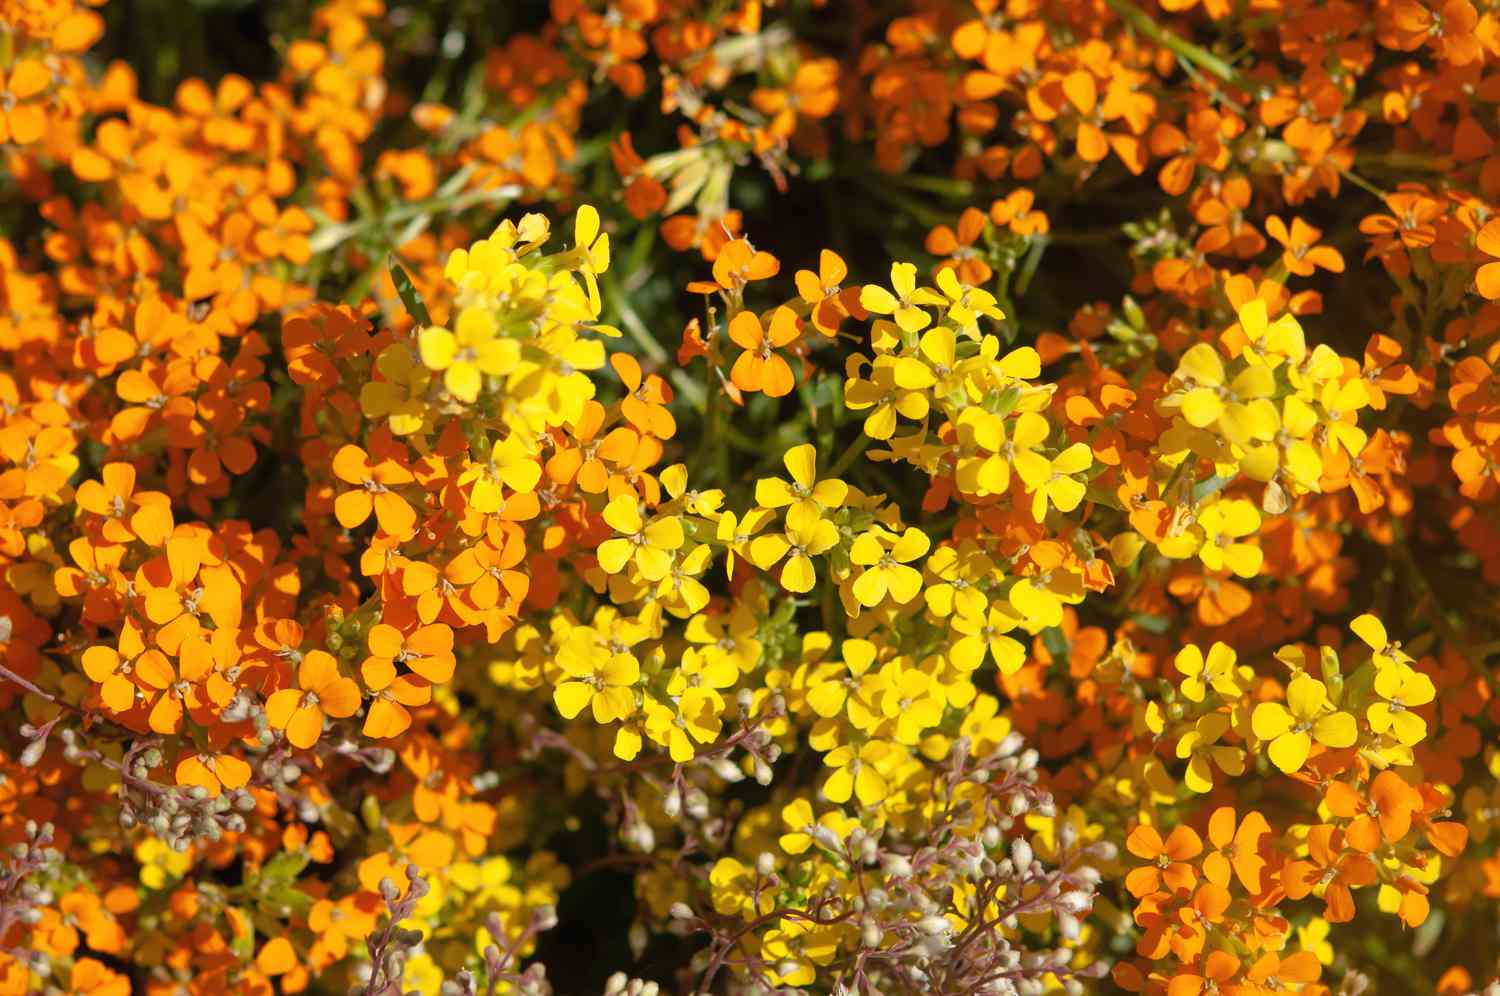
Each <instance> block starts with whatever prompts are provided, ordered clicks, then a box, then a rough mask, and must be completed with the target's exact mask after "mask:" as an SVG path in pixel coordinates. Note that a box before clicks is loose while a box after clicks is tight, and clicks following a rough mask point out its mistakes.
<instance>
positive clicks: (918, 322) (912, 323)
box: [859, 263, 948, 332]
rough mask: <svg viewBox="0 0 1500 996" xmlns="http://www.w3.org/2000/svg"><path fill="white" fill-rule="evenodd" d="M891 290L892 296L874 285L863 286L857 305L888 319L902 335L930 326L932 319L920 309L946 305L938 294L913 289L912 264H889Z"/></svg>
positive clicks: (918, 288)
mask: <svg viewBox="0 0 1500 996" xmlns="http://www.w3.org/2000/svg"><path fill="white" fill-rule="evenodd" d="M891 287H892V289H893V290H894V291H895V293H892V292H891V291H888V290H886V289H885V288H884V287H881V286H879V285H878V284H866V285H865V286H864V287H863V288H861V289H860V293H859V303H860V306H861V307H863V308H864V309H865V310H866V311H868V312H871V313H872V314H876V315H890V316H892V317H893V318H894V319H895V320H896V324H897V325H899V326H900V327H901V331H903V332H920V331H922V330H923V329H925V328H926V327H927V326H928V325H931V324H932V316H931V315H929V314H928V313H927V312H926V311H925V310H924V309H923V308H922V307H921V306H922V305H944V304H947V303H948V302H947V301H946V300H945V299H944V298H943V296H942V295H941V294H938V293H936V292H935V291H932V290H929V289H927V288H926V287H918V286H917V267H916V265H915V264H913V263H892V264H891Z"/></svg>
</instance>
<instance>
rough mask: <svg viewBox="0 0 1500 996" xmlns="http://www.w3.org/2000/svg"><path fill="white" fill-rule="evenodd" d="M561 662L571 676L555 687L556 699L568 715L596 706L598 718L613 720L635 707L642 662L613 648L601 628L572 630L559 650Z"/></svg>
mask: <svg viewBox="0 0 1500 996" xmlns="http://www.w3.org/2000/svg"><path fill="white" fill-rule="evenodd" d="M557 665H558V667H560V668H562V670H563V673H564V674H565V675H567V678H568V680H566V681H564V682H562V683H561V684H559V685H558V686H557V687H556V688H555V689H553V691H552V701H553V702H554V703H555V704H556V705H557V711H558V712H560V713H562V714H563V717H564V718H565V719H572V718H573V717H574V716H577V715H578V714H579V713H580V712H582V711H583V710H584V707H585V706H592V707H593V713H594V722H596V723H601V724H602V723H612V722H614V721H615V720H617V719H624V718H625V717H626V716H629V715H630V714H631V713H633V712H634V711H635V687H634V686H635V683H636V682H637V681H639V680H640V677H641V666H640V662H638V661H637V660H636V659H635V657H634V656H632V655H631V654H628V653H615V652H611V650H610V648H609V646H608V645H606V644H605V643H604V642H603V641H602V640H600V639H599V634H598V633H597V631H595V630H593V629H591V628H590V627H587V626H580V627H578V628H577V629H575V630H574V631H573V632H571V633H569V634H568V639H567V640H566V641H564V642H563V645H562V646H561V647H559V648H558V651H557Z"/></svg>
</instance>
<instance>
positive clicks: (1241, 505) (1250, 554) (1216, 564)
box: [1198, 498, 1265, 578]
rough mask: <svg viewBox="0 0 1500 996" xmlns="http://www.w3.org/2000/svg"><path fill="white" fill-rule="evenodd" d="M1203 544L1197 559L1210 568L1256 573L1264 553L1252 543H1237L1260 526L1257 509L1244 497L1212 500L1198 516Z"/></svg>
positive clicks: (1241, 573) (1251, 575)
mask: <svg viewBox="0 0 1500 996" xmlns="http://www.w3.org/2000/svg"><path fill="white" fill-rule="evenodd" d="M1198 526H1199V528H1201V529H1202V530H1203V545H1202V546H1201V547H1199V548H1198V559H1199V560H1201V561H1203V566H1204V567H1207V568H1208V569H1209V570H1211V571H1222V570H1224V569H1226V568H1227V569H1229V570H1231V571H1233V572H1234V573H1235V574H1237V575H1238V576H1240V577H1242V578H1253V577H1255V575H1256V574H1258V573H1260V565H1261V562H1262V560H1263V559H1264V556H1265V555H1264V554H1263V553H1262V552H1261V549H1260V547H1258V546H1256V545H1255V544H1253V543H1240V542H1237V540H1240V539H1242V538H1244V537H1246V536H1250V535H1253V534H1254V533H1255V531H1256V530H1257V529H1259V528H1260V511H1259V510H1258V509H1256V507H1255V503H1254V502H1251V501H1249V500H1248V499H1245V498H1233V499H1224V500H1222V501H1216V502H1214V503H1213V504H1212V505H1210V506H1208V508H1206V509H1204V510H1203V513H1202V514H1201V515H1200V516H1198Z"/></svg>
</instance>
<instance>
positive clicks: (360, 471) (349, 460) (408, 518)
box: [333, 444, 417, 539]
mask: <svg viewBox="0 0 1500 996" xmlns="http://www.w3.org/2000/svg"><path fill="white" fill-rule="evenodd" d="M333 472H334V474H335V476H337V477H338V479H339V480H341V481H343V482H344V483H346V484H353V485H355V489H354V490H353V491H345V492H343V493H342V494H340V495H339V496H338V498H337V499H335V501H334V503H333V514H334V516H335V517H336V518H337V519H338V521H339V525H341V526H343V527H344V528H345V529H353V528H355V527H356V526H358V525H360V524H361V523H363V522H364V521H365V520H366V519H368V518H369V517H370V512H371V511H372V510H373V511H374V513H375V520H376V521H377V522H378V523H379V524H380V528H381V529H382V530H384V531H385V533H386V534H387V535H389V536H392V537H394V538H396V539H405V538H406V537H408V536H410V535H411V533H412V530H413V529H415V528H416V525H417V514H416V512H414V511H412V507H411V506H410V505H408V504H407V503H406V499H404V498H402V497H401V496H400V495H398V494H397V493H396V492H395V491H394V490H392V489H394V488H397V487H400V486H401V485H403V484H410V483H412V481H414V480H416V478H415V477H413V476H412V472H411V471H409V470H407V469H406V468H405V467H403V466H401V465H400V464H399V463H397V462H396V461H395V460H393V459H389V458H387V459H385V460H381V461H379V462H375V461H373V460H372V459H371V458H370V457H369V455H368V454H366V453H365V451H364V450H362V449H360V448H359V447H358V446H354V445H352V444H350V445H346V446H343V447H341V448H340V449H339V451H338V452H337V453H335V454H334V455H333Z"/></svg>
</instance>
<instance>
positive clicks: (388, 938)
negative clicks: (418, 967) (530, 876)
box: [350, 864, 557, 996]
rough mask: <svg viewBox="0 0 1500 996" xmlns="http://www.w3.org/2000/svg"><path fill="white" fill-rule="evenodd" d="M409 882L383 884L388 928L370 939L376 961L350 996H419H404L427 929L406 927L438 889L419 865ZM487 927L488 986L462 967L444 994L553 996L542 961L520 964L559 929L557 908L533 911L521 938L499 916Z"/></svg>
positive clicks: (408, 876) (409, 873) (411, 870)
mask: <svg viewBox="0 0 1500 996" xmlns="http://www.w3.org/2000/svg"><path fill="white" fill-rule="evenodd" d="M406 879H407V886H406V891H405V892H402V891H401V887H400V886H398V885H397V884H396V883H395V882H394V881H392V880H391V879H389V878H386V879H381V881H380V897H381V899H383V900H384V901H385V908H386V915H387V920H386V923H385V926H384V927H382V928H381V929H380V930H377V931H376V932H375V933H373V934H371V935H370V936H369V937H368V938H366V939H365V947H366V949H367V950H368V951H369V954H370V960H369V962H367V963H364V964H362V965H361V966H360V968H361V972H360V975H361V979H360V982H359V984H358V985H356V986H355V987H354V988H353V990H351V993H350V996H416V994H412V993H406V994H403V990H402V988H401V984H402V980H403V978H405V975H406V964H407V961H408V960H409V959H410V958H411V957H412V956H414V955H416V954H418V953H420V952H421V951H422V949H423V943H424V941H425V940H426V938H425V936H424V935H423V933H422V931H420V930H417V929H415V928H413V927H407V926H403V924H404V923H407V922H416V921H415V920H414V919H413V918H414V917H415V915H416V913H417V907H418V905H419V904H420V903H421V902H422V899H423V898H424V897H426V896H427V894H428V893H429V892H431V891H432V887H431V886H430V885H429V884H428V882H427V880H426V879H425V878H424V877H423V876H422V873H421V871H420V870H419V869H418V868H417V866H416V865H412V864H408V865H407V866H406ZM484 926H485V930H486V931H488V932H489V935H490V937H491V938H492V939H493V943H490V944H487V945H485V947H484V951H483V958H484V969H483V971H484V980H483V985H482V986H481V984H480V980H477V979H476V978H475V976H474V973H473V972H471V971H469V970H468V969H467V968H465V969H460V970H459V971H458V972H456V973H455V974H454V976H453V977H452V978H451V979H445V980H443V982H442V983H441V984H440V985H439V988H438V992H439V994H440V996H480V994H481V993H482V994H483V996H495V994H496V993H497V992H501V991H503V992H506V993H511V994H514V996H552V985H551V983H550V982H548V981H547V967H546V966H545V965H543V964H542V963H541V962H533V963H532V964H530V965H528V966H527V967H526V968H525V970H524V971H523V970H521V969H520V960H521V952H522V951H524V950H526V949H527V947H528V946H529V945H530V944H531V942H532V941H534V940H535V939H536V937H537V935H539V934H541V933H544V932H545V931H548V930H551V929H552V928H553V927H555V926H557V910H556V908H555V907H553V906H550V905H544V906H539V907H537V908H536V909H534V910H532V912H531V916H530V918H529V919H528V920H527V922H526V926H525V928H524V929H523V930H522V931H521V933H520V934H519V935H517V936H515V937H510V936H509V933H508V932H507V931H506V929H505V924H504V922H503V921H502V919H501V917H500V915H499V914H498V913H491V914H490V915H489V916H488V917H486V918H485V922H484Z"/></svg>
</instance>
